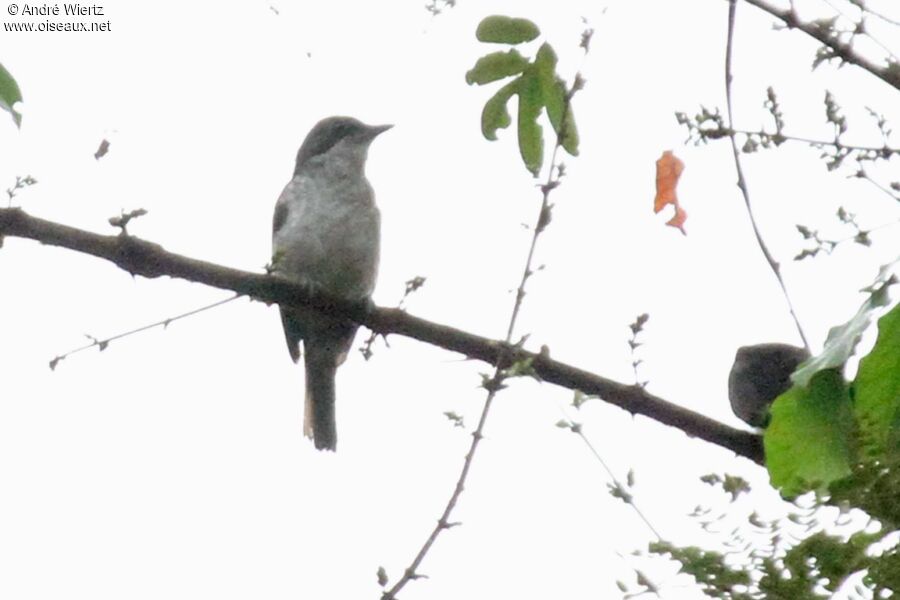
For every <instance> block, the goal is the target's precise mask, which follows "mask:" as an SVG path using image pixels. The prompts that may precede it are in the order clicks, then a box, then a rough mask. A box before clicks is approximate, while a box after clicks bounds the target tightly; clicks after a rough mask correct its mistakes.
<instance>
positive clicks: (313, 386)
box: [271, 116, 392, 451]
mask: <svg viewBox="0 0 900 600" xmlns="http://www.w3.org/2000/svg"><path fill="white" fill-rule="evenodd" d="M391 127H392V125H377V126H373V125H366V124H364V123H362V122H361V121H359V120H357V119H354V118H352V117H340V116H337V117H329V118H326V119H323V120H321V121H319V122H318V123H317V124H316V125H315V126H314V127H313V128H312V129H311V130H310V132H309V133H308V134H307V136H306V138H305V139H304V140H303V144H302V145H301V146H300V150H299V151H298V152H297V160H296V163H295V167H294V174H293V177H292V178H291V180H290V181H289V182H288V183H287V185H286V186H285V187H284V190H283V191H282V192H281V195H280V196H279V197H278V201H277V202H276V204H275V212H274V215H273V219H272V263H271V271H272V272H273V273H275V274H277V275H280V276H283V277H285V278H288V279H291V280H294V281H296V282H298V283H302V284H304V285H306V286H308V287H309V289H311V290H313V292H314V293H321V294H323V295H325V296H328V297H333V298H339V299H342V300H346V301H350V302H370V301H371V295H372V292H373V291H374V289H375V281H376V278H377V275H378V261H379V249H380V237H381V233H380V230H381V215H380V213H379V210H378V207H377V206H376V205H375V194H374V192H373V190H372V186H371V184H370V183H369V181H368V179H366V174H365V164H366V158H367V156H368V151H369V145H370V144H371V143H372V141H373V140H374V139H375V138H376V137H377V136H378V135H380V134H381V133H383V132H385V131H387V130H388V129H390V128H391ZM279 310H280V312H281V323H282V326H283V328H284V337H285V341H286V342H287V347H288V352H289V353H290V356H291V359H292V360H293V361H294V362H295V363H296V362H298V361H299V360H300V356H301V353H300V342H303V357H304V366H305V373H306V382H305V386H306V397H305V402H304V410H303V432H304V434H305V435H306V436H307V437H309V438H311V439H312V440H313V443H314V444H315V447H316V448H317V449H319V450H331V451H335V450H336V448H337V427H336V424H335V374H336V371H337V368H338V367H339V366H340V365H341V364H343V362H344V361H345V360H346V358H347V353H348V352H349V350H350V347H351V346H352V345H353V338H354V336H355V335H356V330H357V328H358V325H357V324H356V323H354V322H352V321H350V320H348V319H342V318H338V317H334V316H328V315H324V314H322V313H320V312H317V311H315V310H313V309H309V308H302V307H280V309H279Z"/></svg>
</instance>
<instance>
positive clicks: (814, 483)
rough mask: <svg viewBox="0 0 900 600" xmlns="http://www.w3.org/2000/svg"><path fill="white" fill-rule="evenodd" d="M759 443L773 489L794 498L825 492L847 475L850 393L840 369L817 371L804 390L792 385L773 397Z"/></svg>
mask: <svg viewBox="0 0 900 600" xmlns="http://www.w3.org/2000/svg"><path fill="white" fill-rule="evenodd" d="M771 415H772V418H771V421H770V422H769V426H768V427H767V428H766V432H765V437H764V439H763V442H764V446H765V451H766V467H767V468H768V469H769V476H770V478H771V480H772V485H773V486H774V487H776V488H778V489H779V490H780V491H781V493H782V495H784V496H786V497H793V496H796V495H798V494H801V493H803V492H806V491H809V490H812V489H824V488H825V487H826V486H827V485H828V484H829V483H831V482H832V481H835V480H838V479H840V478H842V477H846V476H847V475H849V474H850V464H851V461H852V453H851V452H852V451H851V447H850V441H849V440H850V434H851V431H852V429H853V416H852V410H851V405H850V395H849V393H848V390H847V385H846V383H845V382H844V378H843V377H842V376H841V373H840V371H838V370H837V369H827V370H825V371H820V372H818V373H816V374H815V375H814V376H813V377H812V379H811V380H810V382H809V387H800V386H794V387H792V388H791V389H790V390H788V391H787V392H785V393H784V394H782V395H781V396H779V397H778V398H776V399H775V402H774V403H773V404H772V408H771Z"/></svg>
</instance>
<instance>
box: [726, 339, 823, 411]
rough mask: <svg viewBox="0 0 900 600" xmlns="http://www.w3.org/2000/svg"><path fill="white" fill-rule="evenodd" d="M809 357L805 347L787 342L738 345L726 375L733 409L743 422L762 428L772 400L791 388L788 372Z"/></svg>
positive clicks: (795, 368) (792, 370)
mask: <svg viewBox="0 0 900 600" xmlns="http://www.w3.org/2000/svg"><path fill="white" fill-rule="evenodd" d="M808 358H809V351H808V350H807V349H806V348H798V347H797V346H790V345H788V344H757V345H755V346H741V347H740V348H738V351H737V354H735V357H734V365H732V367H731V373H730V374H729V375H728V399H729V401H730V402H731V410H732V412H734V414H735V415H737V417H738V418H739V419H741V420H742V421H744V422H745V423H747V424H749V425H752V426H753V427H761V428H764V427H765V426H766V425H767V423H768V421H769V407H770V406H771V405H772V402H773V401H774V400H775V398H777V397H778V396H780V395H781V394H783V393H785V392H786V391H788V390H789V389H790V388H791V373H793V372H794V371H796V370H797V367H799V366H800V364H801V363H803V361H805V360H807V359H808Z"/></svg>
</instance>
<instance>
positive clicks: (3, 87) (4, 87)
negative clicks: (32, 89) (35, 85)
mask: <svg viewBox="0 0 900 600" xmlns="http://www.w3.org/2000/svg"><path fill="white" fill-rule="evenodd" d="M21 101H22V91H21V90H19V84H18V83H16V80H15V79H13V76H12V75H10V73H9V71H7V70H6V68H5V67H4V66H3V65H2V64H0V108H2V109H3V110H5V111H8V112H9V114H10V115H12V118H13V121H15V123H16V127H21V126H22V115H20V114H19V113H18V112H16V111H15V110H14V109H13V105H15V103H16V102H21Z"/></svg>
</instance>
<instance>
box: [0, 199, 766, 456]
mask: <svg viewBox="0 0 900 600" xmlns="http://www.w3.org/2000/svg"><path fill="white" fill-rule="evenodd" d="M3 236H7V237H20V238H27V239H32V240H35V241H37V242H40V243H42V244H46V245H51V246H59V247H62V248H67V249H69V250H74V251H76V252H81V253H84V254H89V255H92V256H96V257H98V258H103V259H106V260H108V261H110V262H112V263H114V264H115V265H116V266H118V267H120V268H122V269H124V270H126V271H128V272H129V273H132V274H134V275H141V276H144V277H150V278H153V277H161V276H169V277H176V278H179V279H186V280H188V281H194V282H197V283H203V284H206V285H209V286H213V287H217V288H221V289H226V290H232V291H234V292H236V293H238V294H243V295H246V296H249V297H251V298H254V299H256V300H259V301H262V302H266V303H270V304H271V303H276V304H282V305H285V306H291V305H294V306H312V307H314V308H316V309H317V310H321V311H322V312H325V313H328V314H333V315H340V316H344V317H348V318H350V319H353V320H354V321H356V322H358V323H360V324H361V325H365V326H366V327H368V328H370V329H371V330H372V331H375V332H377V333H380V334H383V335H387V334H390V333H394V334H398V335H403V336H406V337H410V338H413V339H416V340H419V341H421V342H425V343H427V344H432V345H435V346H439V347H441V348H444V349H446V350H450V351H452V352H458V353H460V354H462V355H464V356H467V357H469V358H473V359H477V360H481V361H483V362H486V363H489V364H491V365H494V366H498V367H500V368H504V367H506V366H509V365H511V364H513V363H516V362H520V361H530V362H531V366H532V368H533V370H534V373H535V374H536V375H537V376H538V377H539V378H540V379H541V380H543V381H546V382H549V383H553V384H556V385H559V386H562V387H565V388H569V389H572V390H576V389H577V390H581V391H582V392H584V393H586V394H592V395H597V396H599V397H600V398H601V399H602V400H604V401H606V402H608V403H610V404H614V405H616V406H618V407H620V408H622V409H624V410H627V411H628V412H630V413H632V414H639V415H643V416H646V417H649V418H651V419H654V420H656V421H659V422H660V423H663V424H665V425H669V426H671V427H676V428H678V429H680V430H681V431H683V432H684V433H686V434H688V435H689V436H691V437H697V438H700V439H702V440H705V441H707V442H710V443H713V444H716V445H718V446H721V447H723V448H726V449H728V450H731V451H732V452H734V453H735V454H737V455H739V456H743V457H745V458H748V459H750V460H752V461H754V462H757V463H760V464H761V463H762V462H763V449H762V439H761V437H760V436H759V435H756V434H753V433H749V432H747V431H743V430H740V429H735V428H733V427H730V426H728V425H725V424H723V423H720V422H718V421H716V420H714V419H710V418H709V417H706V416H704V415H701V414H699V413H696V412H693V411H691V410H688V409H686V408H683V407H681V406H678V405H677V404H673V403H671V402H668V401H666V400H663V399H662V398H659V397H657V396H654V395H653V394H650V393H648V392H646V391H645V390H643V389H641V388H639V387H637V386H634V385H626V384H623V383H619V382H616V381H612V380H610V379H606V378H604V377H601V376H599V375H596V374H594V373H590V372H588V371H584V370H582V369H579V368H577V367H574V366H571V365H568V364H565V363H562V362H559V361H556V360H553V359H552V358H550V357H549V356H547V355H546V354H536V353H532V352H527V351H525V350H523V349H521V348H518V347H513V346H510V345H508V344H505V343H504V342H501V341H498V340H493V339H490V338H486V337H482V336H479V335H475V334H472V333H468V332H466V331H462V330H460V329H456V328H453V327H449V326H447V325H442V324H439V323H434V322H432V321H427V320H425V319H422V318H419V317H415V316H413V315H410V314H408V313H406V312H404V311H402V310H400V309H396V308H380V307H376V306H373V305H368V304H367V305H360V304H352V303H348V302H345V301H341V300H338V299H334V298H329V297H326V296H323V295H321V294H315V293H313V292H312V291H311V290H310V289H309V288H307V287H306V286H304V285H301V284H297V283H294V282H292V281H289V280H286V279H283V278H281V277H277V276H274V275H268V274H259V273H250V272H247V271H241V270H238V269H232V268H229V267H224V266H221V265H217V264H213V263H210V262H206V261H202V260H197V259H193V258H188V257H186V256H181V255H178V254H173V253H171V252H167V251H166V250H164V249H163V248H162V246H160V245H158V244H154V243H152V242H148V241H145V240H141V239H139V238H136V237H134V236H130V235H117V236H106V235H100V234H97V233H92V232H89V231H85V230H83V229H77V228H74V227H69V226H67V225H63V224H60V223H55V222H52V221H47V220H44V219H39V218H37V217H33V216H30V215H28V214H27V213H26V212H24V211H23V210H21V209H18V208H11V209H0V240H2V237H3ZM723 402H724V400H723Z"/></svg>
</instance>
